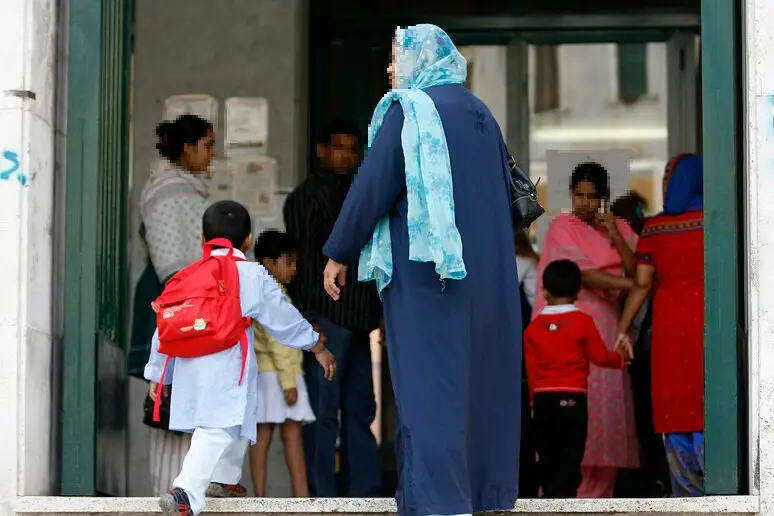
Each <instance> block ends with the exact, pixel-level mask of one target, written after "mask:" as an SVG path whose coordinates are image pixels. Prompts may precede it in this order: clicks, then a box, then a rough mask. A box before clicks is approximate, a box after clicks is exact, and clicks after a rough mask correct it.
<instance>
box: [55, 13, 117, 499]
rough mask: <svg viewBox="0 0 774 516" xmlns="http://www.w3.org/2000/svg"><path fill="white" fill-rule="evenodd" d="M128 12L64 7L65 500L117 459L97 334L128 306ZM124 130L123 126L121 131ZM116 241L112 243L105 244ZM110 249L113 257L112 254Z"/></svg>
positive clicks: (91, 490)
mask: <svg viewBox="0 0 774 516" xmlns="http://www.w3.org/2000/svg"><path fill="white" fill-rule="evenodd" d="M131 13H132V3H131V1H130V0H110V2H104V1H102V0H78V1H77V2H70V6H69V18H68V30H69V33H68V41H67V44H68V52H67V54H68V56H69V62H68V68H67V86H68V87H67V147H66V153H67V155H66V170H65V179H64V184H65V223H64V232H65V236H64V240H65V252H64V262H65V263H64V270H65V281H64V295H63V299H64V307H63V334H62V391H61V392H62V405H61V406H62V415H61V426H62V428H61V439H62V446H61V450H62V452H61V463H60V464H61V466H60V468H61V486H60V489H61V494H63V495H76V496H77V495H80V496H91V495H94V494H95V493H96V492H97V485H98V483H97V480H98V479H97V471H98V467H97V466H98V465H101V466H102V468H103V469H105V468H106V467H108V466H109V465H111V464H112V463H113V462H114V461H113V460H112V458H113V456H112V455H110V454H111V453H115V452H116V450H114V449H110V450H102V453H106V454H108V455H107V458H106V460H102V461H100V462H98V461H99V457H98V456H97V455H98V440H97V436H98V434H97V430H98V426H99V425H100V423H101V424H102V426H103V427H104V426H105V425H107V424H113V425H115V424H116V423H115V422H116V421H118V422H119V423H117V424H118V425H120V424H122V423H121V422H122V421H123V419H122V418H112V419H110V415H111V414H112V412H111V411H110V409H111V408H112V407H110V406H108V407H107V410H106V407H102V409H103V410H102V413H100V408H99V404H98V400H99V398H100V396H99V393H98V392H97V375H98V363H99V359H100V351H99V348H98V339H97V336H98V332H99V331H100V330H104V329H105V328H108V327H112V326H111V324H112V323H113V322H114V321H112V320H111V321H108V322H106V323H103V324H101V323H100V321H101V319H100V316H101V317H102V318H103V319H105V317H106V316H107V315H112V316H114V317H116V318H121V317H125V313H126V310H125V304H123V302H124V301H125V300H123V299H116V298H120V297H121V296H120V294H119V293H118V292H119V291H121V288H122V287H123V281H124V279H125V275H126V274H125V273H126V269H125V267H124V264H123V259H124V256H119V255H121V254H124V253H123V251H122V249H123V247H122V245H121V244H122V242H120V241H121V240H123V239H124V238H125V220H124V219H125V212H123V211H121V207H122V206H123V204H122V203H121V202H120V199H119V197H123V196H125V187H126V185H128V174H129V167H128V163H126V164H125V165H122V163H123V162H126V161H127V159H126V158H127V157H128V155H127V154H126V152H127V151H128V146H129V144H128V141H127V142H125V143H122V142H121V140H122V139H125V138H122V136H125V137H128V119H127V117H126V114H127V112H126V111H125V110H126V109H127V107H126V106H127V105H128V102H127V101H128V89H127V88H126V86H127V85H128V82H127V81H128V77H129V75H128V72H129V68H128V66H127V68H126V69H123V66H124V64H127V65H128V62H129V48H130V37H131V35H130V31H129V30H128V27H127V24H128V23H129V21H128V20H130V19H131V16H130V15H131ZM105 38H115V39H111V40H109V41H107V40H105ZM118 38H122V39H123V41H120V40H119V39H118ZM122 63H123V64H122ZM124 90H126V91H124ZM124 124H125V125H126V127H121V126H122V125H124ZM116 134H119V135H120V136H118V137H116V136H115V135H116ZM116 171H118V172H116ZM119 176H120V177H119ZM103 209H104V210H118V214H117V215H116V214H114V213H107V212H105V213H103ZM100 232H102V233H100ZM116 242H117V243H116ZM113 243H116V244H115V246H111V244H113ZM113 247H115V249H117V250H118V251H117V252H113ZM112 267H116V269H113V268H112ZM108 276H109V277H110V279H111V282H109V283H108V287H111V290H110V291H109V292H108V291H107V290H106V289H105V288H102V289H100V278H106V277H108ZM100 299H102V303H100ZM107 303H114V304H115V305H116V307H117V308H114V309H113V310H112V311H111V312H110V314H107V311H106V310H104V309H103V310H102V312H103V313H101V314H100V313H99V312H100V306H101V305H103V306H104V305H106V304H107ZM114 326H115V328H116V330H115V332H114V334H111V335H109V338H110V339H112V340H115V341H118V342H122V341H123V335H116V334H115V333H123V332H124V329H125V328H126V324H125V321H118V322H115V324H114ZM102 340H104V338H103V339H102ZM122 366H123V365H122ZM121 379H123V378H119V383H120V380H121ZM119 394H120V393H119ZM111 401H112V400H111ZM108 405H109V404H108ZM120 410H121V409H119V411H120ZM119 463H120V461H119ZM118 467H119V468H120V465H119V466H118ZM119 477H121V475H119ZM119 489H120V486H119Z"/></svg>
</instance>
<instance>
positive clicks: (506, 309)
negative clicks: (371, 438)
mask: <svg viewBox="0 0 774 516" xmlns="http://www.w3.org/2000/svg"><path fill="white" fill-rule="evenodd" d="M389 72H390V75H391V78H392V80H393V89H392V90H391V91H390V92H389V93H388V94H387V95H385V97H384V98H383V99H382V101H381V102H380V103H379V105H378V106H377V107H376V110H375V112H374V115H373V118H372V120H371V126H370V130H369V145H370V150H369V153H368V156H367V157H366V158H365V160H364V162H363V164H362V165H361V167H360V171H359V172H358V175H357V177H356V178H355V182H354V185H353V186H352V189H351V190H350V192H349V195H348V197H347V200H346V202H345V203H344V207H343V208H342V211H341V214H340V215H339V218H338V220H337V222H336V225H335V227H334V229H333V232H332V233H331V236H330V238H329V240H328V242H327V243H326V245H325V247H324V249H323V250H324V252H325V254H326V256H328V257H329V258H330V261H329V262H328V266H327V267H326V270H325V288H326V290H327V291H328V293H329V294H330V295H331V296H332V297H333V298H334V299H338V296H339V294H340V292H341V289H346V288H347V287H346V285H341V281H342V280H343V277H344V276H343V274H342V272H343V271H344V268H345V267H346V266H347V265H351V266H355V264H358V273H359V274H358V275H359V279H360V280H361V281H371V280H375V281H376V282H377V286H378V288H379V291H380V294H381V296H382V299H383V301H384V315H385V321H386V331H387V353H388V358H389V361H390V373H391V377H392V383H393V387H394V390H395V399H396V402H397V408H398V429H397V433H398V435H397V436H396V443H397V444H396V447H397V450H396V453H397V458H398V471H399V486H398V492H397V493H396V499H397V502H398V511H399V514H400V515H401V516H430V515H444V516H448V515H464V514H471V513H472V512H473V511H482V510H498V509H499V510H507V509H511V508H512V507H513V504H514V502H515V501H516V497H517V494H518V487H517V486H518V480H519V479H518V468H519V431H520V417H521V312H520V308H519V284H518V280H517V276H516V265H515V261H514V259H513V253H514V248H513V227H512V222H511V216H510V206H509V195H508V189H507V185H508V183H507V182H506V178H507V174H508V172H507V169H506V160H505V147H504V144H503V140H502V135H501V133H500V128H499V127H498V125H497V122H495V120H494V118H493V117H492V115H491V113H490V112H489V110H488V109H487V107H486V106H485V105H484V104H483V103H482V102H481V101H480V100H479V99H478V98H476V97H475V96H474V95H473V94H472V93H470V91H468V90H467V89H466V88H465V86H463V84H464V83H465V76H466V72H467V64H466V62H465V59H464V57H462V55H461V54H460V53H459V52H458V51H457V49H456V48H455V47H454V44H453V43H452V42H451V40H450V39H449V36H448V35H447V34H446V33H445V32H444V31H442V30H441V29H439V28H438V27H435V26H433V25H417V26H412V27H408V28H406V29H398V31H397V32H396V39H395V42H394V45H393V63H392V64H391V65H390V69H389ZM337 281H338V284H337Z"/></svg>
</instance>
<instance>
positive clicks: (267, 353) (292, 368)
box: [253, 286, 304, 391]
mask: <svg viewBox="0 0 774 516" xmlns="http://www.w3.org/2000/svg"><path fill="white" fill-rule="evenodd" d="M280 288H281V289H282V292H283V293H285V295H286V296H287V293H286V292H285V288H284V287H282V286H280ZM289 300H290V298H288V301H289ZM253 331H254V332H255V355H256V357H257V359H258V371H259V372H262V373H269V372H271V373H277V376H279V381H280V385H281V386H282V390H283V391H286V390H288V389H295V388H296V375H297V374H302V373H303V372H304V369H303V366H302V364H303V360H304V352H303V351H301V350H300V349H295V348H291V347H288V346H283V345H282V344H280V343H279V341H277V339H275V338H274V337H272V336H271V335H270V334H269V332H268V331H266V328H264V327H263V326H261V325H260V324H259V323H257V322H255V321H254V322H253Z"/></svg>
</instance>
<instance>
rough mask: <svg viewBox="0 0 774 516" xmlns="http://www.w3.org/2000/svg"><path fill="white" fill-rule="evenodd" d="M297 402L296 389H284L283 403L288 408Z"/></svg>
mask: <svg viewBox="0 0 774 516" xmlns="http://www.w3.org/2000/svg"><path fill="white" fill-rule="evenodd" d="M297 401H298V389H296V388H295V387H293V388H292V389H285V403H287V405H288V407H292V406H293V405H295V404H296V402H297Z"/></svg>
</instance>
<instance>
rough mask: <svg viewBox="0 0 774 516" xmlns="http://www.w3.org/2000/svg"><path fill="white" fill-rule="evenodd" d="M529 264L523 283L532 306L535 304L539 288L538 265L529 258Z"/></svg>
mask: <svg viewBox="0 0 774 516" xmlns="http://www.w3.org/2000/svg"><path fill="white" fill-rule="evenodd" d="M528 263H529V265H527V267H526V268H525V270H524V276H523V277H524V279H523V280H522V282H521V284H522V285H523V287H524V295H525V296H527V301H529V304H530V305H532V306H535V290H536V289H537V265H536V264H535V262H533V261H532V260H529V262H528Z"/></svg>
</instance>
